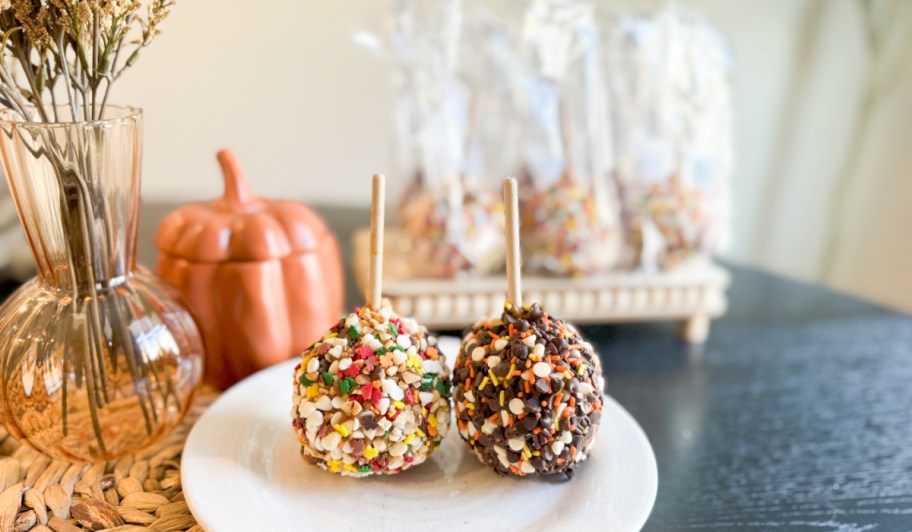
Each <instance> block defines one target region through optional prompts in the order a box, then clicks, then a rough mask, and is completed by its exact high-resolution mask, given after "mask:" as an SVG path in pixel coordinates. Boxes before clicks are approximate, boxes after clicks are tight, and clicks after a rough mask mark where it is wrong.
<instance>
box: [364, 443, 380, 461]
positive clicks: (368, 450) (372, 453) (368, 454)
mask: <svg viewBox="0 0 912 532" xmlns="http://www.w3.org/2000/svg"><path fill="white" fill-rule="evenodd" d="M361 454H362V455H363V456H364V458H367V459H368V460H373V459H374V458H376V457H377V455H378V454H380V451H378V450H377V449H374V448H373V447H371V446H370V445H368V446H367V447H365V448H364V452H363V453H361Z"/></svg>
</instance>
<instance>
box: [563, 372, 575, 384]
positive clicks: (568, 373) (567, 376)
mask: <svg viewBox="0 0 912 532" xmlns="http://www.w3.org/2000/svg"><path fill="white" fill-rule="evenodd" d="M564 377H565V378H566V379H567V380H568V381H569V380H570V379H571V378H572V377H573V374H572V373H570V370H567V371H564Z"/></svg>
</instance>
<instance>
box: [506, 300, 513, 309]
mask: <svg viewBox="0 0 912 532" xmlns="http://www.w3.org/2000/svg"><path fill="white" fill-rule="evenodd" d="M504 308H505V309H507V310H510V309H511V308H513V304H512V303H510V302H509V301H504Z"/></svg>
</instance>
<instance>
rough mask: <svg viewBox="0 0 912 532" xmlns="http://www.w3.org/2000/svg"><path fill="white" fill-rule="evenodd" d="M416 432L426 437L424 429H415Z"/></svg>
mask: <svg viewBox="0 0 912 532" xmlns="http://www.w3.org/2000/svg"><path fill="white" fill-rule="evenodd" d="M415 433H416V434H418V435H419V436H421V437H422V438H424V437H425V434H424V431H423V430H421V429H415Z"/></svg>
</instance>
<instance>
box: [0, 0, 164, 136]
mask: <svg viewBox="0 0 912 532" xmlns="http://www.w3.org/2000/svg"><path fill="white" fill-rule="evenodd" d="M142 5H143V4H142V2H140V0H0V37H2V47H0V48H2V53H3V56H2V63H3V65H2V69H3V72H2V75H0V105H3V106H5V107H7V108H9V109H12V110H14V111H16V112H17V113H18V114H20V115H21V116H22V119H23V120H26V121H30V122H35V121H41V122H59V121H61V119H62V120H63V121H66V122H69V121H74V122H78V121H91V120H99V119H101V118H104V116H105V109H106V108H107V103H108V99H109V97H110V92H111V86H112V85H113V84H114V82H115V81H116V80H117V79H118V78H120V76H121V75H122V74H123V73H124V71H125V70H126V69H127V68H129V67H131V66H133V65H134V64H135V63H136V61H137V59H138V58H139V53H140V51H141V50H142V49H143V48H145V47H146V46H149V45H150V44H151V43H152V41H153V40H154V38H155V37H156V36H158V34H159V33H160V30H159V27H160V25H161V23H162V22H163V21H164V20H165V19H166V18H167V17H168V15H169V14H170V12H171V8H172V7H173V6H174V0H150V3H149V4H148V6H147V9H146V11H145V13H140V11H141V10H142ZM125 48H127V49H128V50H127V52H129V54H128V55H126V60H123V59H122V58H123V57H124V55H125V54H124V49H125ZM17 74H18V75H17ZM58 91H59V93H58ZM58 96H63V97H64V99H63V100H61V101H66V103H67V105H68V107H69V112H70V116H68V117H63V116H61V114H60V109H58V108H57V101H58ZM49 107H50V109H49Z"/></svg>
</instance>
